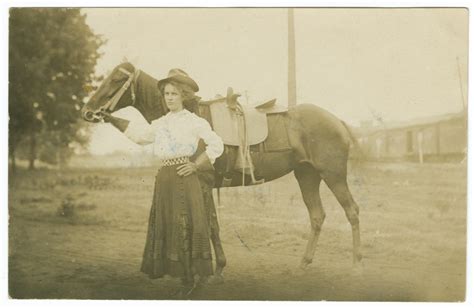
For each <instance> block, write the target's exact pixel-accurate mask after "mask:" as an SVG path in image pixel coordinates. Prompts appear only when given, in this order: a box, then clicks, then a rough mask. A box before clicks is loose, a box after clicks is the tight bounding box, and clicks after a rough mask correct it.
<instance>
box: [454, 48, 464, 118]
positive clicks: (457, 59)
mask: <svg viewBox="0 0 474 308" xmlns="http://www.w3.org/2000/svg"><path fill="white" fill-rule="evenodd" d="M456 63H457V65H458V76H459V90H460V91H461V99H462V110H463V111H466V103H465V101H464V90H463V88H462V78H461V68H460V67H459V58H458V57H456Z"/></svg>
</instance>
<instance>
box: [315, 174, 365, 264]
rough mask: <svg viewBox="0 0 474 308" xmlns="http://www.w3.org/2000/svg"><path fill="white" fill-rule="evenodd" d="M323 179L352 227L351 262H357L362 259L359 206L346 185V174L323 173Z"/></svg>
mask: <svg viewBox="0 0 474 308" xmlns="http://www.w3.org/2000/svg"><path fill="white" fill-rule="evenodd" d="M323 179H324V181H325V182H326V184H327V185H328V187H329V189H331V191H332V192H333V193H334V195H335V196H336V199H337V201H339V203H340V204H341V206H342V207H343V209H344V212H345V213H346V217H347V219H348V220H349V223H350V224H351V227H352V245H353V262H354V264H357V263H359V262H360V260H361V259H362V254H361V252H360V230H359V206H358V205H357V203H356V202H355V201H354V199H353V198H352V194H351V192H350V190H349V187H348V185H347V178H346V174H345V173H344V172H343V173H340V174H336V173H329V174H326V173H323Z"/></svg>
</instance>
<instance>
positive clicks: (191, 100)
mask: <svg viewBox="0 0 474 308" xmlns="http://www.w3.org/2000/svg"><path fill="white" fill-rule="evenodd" d="M167 84H170V85H172V86H174V87H175V88H176V89H177V90H178V92H179V94H181V97H182V98H183V107H184V108H186V109H187V110H189V111H191V112H193V113H199V111H198V101H199V96H196V95H195V92H194V91H193V89H191V87H190V86H188V85H187V84H184V83H180V82H177V81H174V80H169V81H167V82H165V83H163V84H162V86H161V87H160V91H161V93H164V89H165V87H166V85H167Z"/></svg>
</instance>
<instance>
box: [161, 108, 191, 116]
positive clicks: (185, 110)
mask: <svg viewBox="0 0 474 308" xmlns="http://www.w3.org/2000/svg"><path fill="white" fill-rule="evenodd" d="M190 113H191V112H190V111H189V110H188V109H186V108H183V110H180V111H178V112H171V111H170V112H168V113H167V114H166V117H168V118H176V117H181V116H183V115H187V114H190Z"/></svg>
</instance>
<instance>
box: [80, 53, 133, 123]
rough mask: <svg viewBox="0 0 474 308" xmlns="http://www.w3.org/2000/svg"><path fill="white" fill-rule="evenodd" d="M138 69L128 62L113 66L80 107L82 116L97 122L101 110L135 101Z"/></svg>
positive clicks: (124, 105)
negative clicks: (85, 102) (110, 71)
mask: <svg viewBox="0 0 474 308" xmlns="http://www.w3.org/2000/svg"><path fill="white" fill-rule="evenodd" d="M139 73H140V71H139V70H136V69H135V67H134V66H133V65H132V64H131V63H128V62H125V63H122V64H120V65H118V66H116V67H115V68H114V70H113V71H112V73H111V74H110V75H109V76H108V77H107V78H106V79H105V80H104V81H103V82H102V84H101V85H100V87H99V88H98V89H97V91H96V92H95V93H94V95H92V97H91V98H90V99H89V101H88V102H87V104H85V105H84V106H83V107H82V117H83V118H84V120H86V121H89V122H99V121H100V120H101V119H102V112H110V113H111V112H114V111H117V110H119V109H122V108H124V107H127V106H130V105H133V104H134V102H135V82H136V80H137V78H138V74H139Z"/></svg>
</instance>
